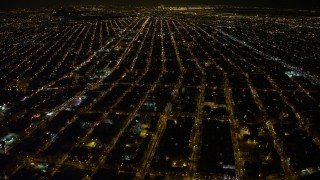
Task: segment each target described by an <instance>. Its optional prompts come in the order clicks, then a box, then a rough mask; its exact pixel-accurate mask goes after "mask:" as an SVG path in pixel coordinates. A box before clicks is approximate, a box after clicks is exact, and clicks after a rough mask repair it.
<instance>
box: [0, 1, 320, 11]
mask: <svg viewBox="0 0 320 180" xmlns="http://www.w3.org/2000/svg"><path fill="white" fill-rule="evenodd" d="M159 4H163V5H202V4H207V5H214V4H227V5H239V6H260V7H276V8H298V9H320V1H319V0H1V5H0V7H2V8H6V7H42V6H47V7H56V6H65V5H131V6H137V5H147V6H156V5H159Z"/></svg>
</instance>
